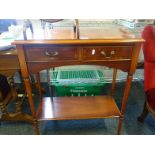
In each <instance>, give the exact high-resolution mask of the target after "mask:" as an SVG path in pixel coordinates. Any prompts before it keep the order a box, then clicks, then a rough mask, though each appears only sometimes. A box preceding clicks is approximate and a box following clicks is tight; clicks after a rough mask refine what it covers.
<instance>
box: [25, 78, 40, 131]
mask: <svg viewBox="0 0 155 155" xmlns="http://www.w3.org/2000/svg"><path fill="white" fill-rule="evenodd" d="M24 83H25V87H26V91H27V95H28V99H29V104H30V109H31V113H32V117H33V118H34V120H33V126H34V130H35V133H36V134H39V133H40V132H39V128H38V121H37V119H36V116H35V107H34V101H33V97H32V88H31V84H30V80H29V78H24Z"/></svg>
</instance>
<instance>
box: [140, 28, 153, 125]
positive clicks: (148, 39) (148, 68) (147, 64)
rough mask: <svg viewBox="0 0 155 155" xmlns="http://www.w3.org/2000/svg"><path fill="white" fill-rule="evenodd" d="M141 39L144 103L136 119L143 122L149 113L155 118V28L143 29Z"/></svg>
mask: <svg viewBox="0 0 155 155" xmlns="http://www.w3.org/2000/svg"><path fill="white" fill-rule="evenodd" d="M142 37H143V39H144V40H145V42H144V43H143V46H142V48H143V53H144V91H145V94H146V101H145V103H144V108H143V112H142V114H141V116H139V117H138V120H139V121H140V122H143V121H144V120H145V118H146V116H147V114H148V112H151V113H152V114H153V116H155V26H151V25H148V26H146V27H145V28H144V30H143V33H142Z"/></svg>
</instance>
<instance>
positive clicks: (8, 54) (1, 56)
mask: <svg viewBox="0 0 155 155" xmlns="http://www.w3.org/2000/svg"><path fill="white" fill-rule="evenodd" d="M19 71H20V65H19V60H18V56H17V51H16V49H15V50H8V51H0V74H2V75H4V76H6V77H7V80H8V83H9V86H10V92H9V93H8V95H7V96H6V97H5V99H3V98H2V99H1V98H0V110H1V111H2V116H1V118H0V121H26V122H31V123H32V120H33V118H32V116H31V115H29V114H26V113H23V111H22V109H21V104H22V100H19V98H18V95H17V91H16V88H15V84H14V79H13V76H14V74H15V73H16V72H19ZM12 97H13V99H14V102H15V107H16V109H15V111H14V112H13V110H12V111H11V112H9V111H8V110H7V107H6V105H7V104H8V102H9V100H10V99H11V98H12Z"/></svg>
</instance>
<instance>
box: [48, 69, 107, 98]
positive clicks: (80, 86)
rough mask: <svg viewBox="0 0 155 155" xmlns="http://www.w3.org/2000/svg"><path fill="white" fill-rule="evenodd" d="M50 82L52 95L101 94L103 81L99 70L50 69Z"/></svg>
mask: <svg viewBox="0 0 155 155" xmlns="http://www.w3.org/2000/svg"><path fill="white" fill-rule="evenodd" d="M50 84H51V86H52V87H53V88H54V96H95V95H101V94H102V90H103V86H104V84H105V82H104V76H103V73H102V72H101V71H100V70H76V71H72V70H58V71H53V70H51V71H50Z"/></svg>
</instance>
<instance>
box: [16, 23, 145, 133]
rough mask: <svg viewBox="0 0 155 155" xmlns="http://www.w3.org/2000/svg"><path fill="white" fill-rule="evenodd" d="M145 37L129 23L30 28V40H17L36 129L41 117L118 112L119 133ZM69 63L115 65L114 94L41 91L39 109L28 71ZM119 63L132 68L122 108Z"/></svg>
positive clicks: (81, 116)
mask: <svg viewBox="0 0 155 155" xmlns="http://www.w3.org/2000/svg"><path fill="white" fill-rule="evenodd" d="M143 41H144V40H143V39H141V38H140V37H136V36H135V35H134V34H131V33H130V32H127V31H126V30H124V29H118V28H110V29H108V28H104V27H103V28H90V27H89V28H82V27H79V26H78V24H77V25H76V28H55V29H44V30H41V29H34V33H33V34H27V40H16V41H14V42H13V44H14V45H16V47H17V53H18V58H19V62H20V67H21V72H22V76H23V79H24V83H25V86H26V91H27V94H28V99H29V105H30V109H31V113H32V117H33V126H34V129H35V132H36V133H37V134H39V128H38V121H44V120H75V119H95V118H113V117H117V118H119V123H118V130H117V134H120V131H121V126H122V121H123V119H124V114H125V111H126V103H127V99H128V95H129V91H130V87H131V83H132V78H133V74H134V72H135V70H136V65H137V60H138V55H139V51H140V47H141V43H142V42H143ZM65 65H102V66H107V67H110V68H114V73H113V81H112V90H111V94H110V95H103V96H84V97H42V94H41V93H40V103H39V107H38V109H35V108H34V100H33V97H32V88H31V84H30V79H29V75H31V74H35V73H38V72H40V71H41V70H44V69H49V68H52V67H57V66H65ZM117 69H120V70H122V71H124V72H127V73H128V74H127V79H126V84H125V90H124V95H123V99H122V105H121V109H119V108H118V106H117V104H116V102H115V100H114V97H113V96H114V89H115V81H116V75H117ZM38 79H39V77H38ZM39 81H40V79H39ZM39 89H41V86H40V87H39ZM39 92H41V90H40V91H39Z"/></svg>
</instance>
